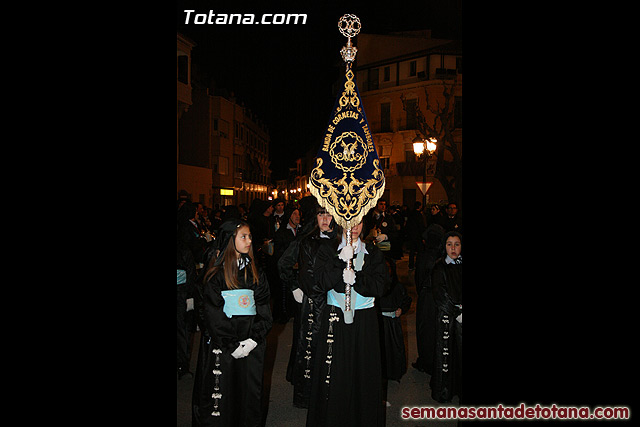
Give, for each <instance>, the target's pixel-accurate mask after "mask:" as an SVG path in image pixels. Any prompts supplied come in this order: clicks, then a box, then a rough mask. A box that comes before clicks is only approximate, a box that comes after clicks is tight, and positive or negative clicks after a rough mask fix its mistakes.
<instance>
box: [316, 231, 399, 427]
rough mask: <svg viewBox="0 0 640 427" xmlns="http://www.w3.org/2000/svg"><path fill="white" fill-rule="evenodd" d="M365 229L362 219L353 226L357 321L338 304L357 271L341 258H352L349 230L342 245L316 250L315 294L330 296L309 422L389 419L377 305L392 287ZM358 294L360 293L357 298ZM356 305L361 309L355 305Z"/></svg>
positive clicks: (379, 422) (371, 423) (370, 426)
mask: <svg viewBox="0 0 640 427" xmlns="http://www.w3.org/2000/svg"><path fill="white" fill-rule="evenodd" d="M361 230H362V225H361V224H358V225H357V226H355V227H352V239H353V242H354V244H353V245H352V246H353V247H354V250H353V252H352V254H351V255H353V258H352V259H353V260H354V261H353V262H354V266H355V268H354V269H355V283H354V284H353V286H352V312H353V323H349V324H346V323H345V318H344V314H343V311H342V308H341V307H339V306H336V305H334V304H335V303H336V302H337V303H338V304H340V303H341V304H344V291H345V281H344V280H345V279H346V280H347V281H351V280H353V271H351V270H349V273H347V272H345V268H346V262H345V261H343V259H344V258H347V259H348V258H350V256H349V253H348V252H349V251H348V250H347V249H348V248H347V247H345V245H346V235H345V233H346V231H345V232H344V233H343V235H342V243H340V245H337V243H338V240H336V241H335V243H334V244H327V245H321V246H320V247H319V249H318V254H317V259H316V263H315V265H314V269H313V275H314V278H315V285H314V290H313V292H312V293H313V294H324V295H326V298H327V303H326V305H325V307H324V309H323V311H322V314H321V324H320V340H319V342H318V348H317V350H316V360H315V363H314V370H313V373H312V386H311V398H310V400H309V410H308V412H307V424H306V425H307V427H316V426H337V425H340V426H349V427H357V426H363V427H364V426H366V427H375V426H383V425H384V424H385V418H384V408H383V406H382V405H383V401H382V365H381V361H380V336H379V332H378V330H379V329H378V312H377V308H376V307H375V306H374V305H373V304H374V302H375V298H380V297H381V296H382V295H383V294H384V292H385V288H388V287H389V282H390V279H389V272H388V271H387V266H386V264H385V262H384V255H383V254H382V252H381V251H380V250H379V249H378V248H376V247H375V246H373V245H366V246H365V244H364V243H363V242H362V241H360V239H359V234H360V232H361ZM362 260H364V263H363V264H362ZM360 264H361V265H360ZM359 265H360V266H359ZM331 291H335V293H334V292H331ZM355 293H357V294H358V295H357V296H356V297H355V298H354V294H355ZM354 304H355V305H354ZM358 305H361V306H362V308H359V309H356V308H357V307H358Z"/></svg>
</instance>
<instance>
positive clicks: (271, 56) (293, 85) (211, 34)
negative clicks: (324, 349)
mask: <svg viewBox="0 0 640 427" xmlns="http://www.w3.org/2000/svg"><path fill="white" fill-rule="evenodd" d="M253 3H255V2H253ZM351 4H353V2H351V3H349V2H326V1H325V2H321V3H320V2H317V5H314V4H312V3H311V2H302V1H297V2H282V1H274V2H260V3H257V4H248V5H247V4H246V2H240V1H231V0H223V1H215V2H212V1H190V0H184V1H182V0H181V1H178V5H177V11H176V20H177V31H178V32H180V33H182V34H184V35H186V36H187V37H189V38H191V39H192V40H193V41H195V42H196V44H197V45H196V47H195V48H194V49H193V51H192V62H193V63H194V64H195V65H194V66H199V67H200V68H201V69H202V72H203V74H205V75H206V76H207V77H208V78H209V79H213V81H214V82H215V86H216V88H217V89H226V90H227V91H229V92H230V91H233V92H234V93H235V96H236V98H237V100H238V101H239V102H242V101H243V102H244V103H245V106H247V107H248V108H250V109H251V110H252V111H253V113H254V114H256V115H257V116H258V117H260V118H261V119H262V120H263V121H264V122H265V123H266V125H267V128H268V129H269V133H270V136H271V147H270V148H271V169H272V171H273V173H272V178H273V179H283V178H285V177H286V174H287V171H288V168H289V167H293V166H294V163H293V162H294V160H295V159H296V158H298V157H302V156H304V154H305V152H306V151H308V150H309V149H313V151H315V150H317V148H318V147H319V144H320V141H321V139H322V136H323V133H324V130H325V128H326V126H327V122H328V120H329V116H330V113H331V109H332V107H333V103H334V101H335V98H334V95H333V93H332V85H333V84H334V83H335V82H336V81H340V80H341V78H342V72H343V67H344V62H343V61H342V58H341V57H340V49H341V48H342V46H343V45H345V44H346V42H347V39H346V38H345V37H344V36H342V35H341V34H340V32H339V31H338V20H339V19H340V17H341V16H342V15H344V14H347V13H351V14H355V15H356V16H358V17H359V18H360V21H361V24H362V30H361V33H376V34H384V33H386V32H390V31H402V30H418V29H431V30H432V37H434V38H451V39H460V40H461V39H462V12H461V0H437V1H424V2H420V4H419V5H418V6H409V5H404V6H398V7H397V8H395V9H393V10H388V9H389V7H388V6H387V7H385V8H378V7H375V6H374V3H372V2H363V3H362V5H354V6H350V5H351ZM383 9H384V10H383ZM184 10H195V12H194V13H203V14H207V15H208V14H209V11H210V10H212V11H213V13H214V14H216V15H217V14H222V13H227V14H231V13H241V14H249V13H252V14H254V15H255V16H256V18H255V20H256V21H259V20H260V18H261V16H262V14H266V13H271V14H280V13H284V14H287V13H306V14H307V21H306V24H304V25H302V24H297V25H294V24H289V25H275V24H272V25H260V24H254V25H239V24H236V23H234V24H226V25H222V24H194V23H193V14H192V17H191V20H190V22H189V24H185V19H186V13H185V12H184ZM355 46H356V47H357V46H358V39H357V38H356V39H355ZM356 62H357V59H356Z"/></svg>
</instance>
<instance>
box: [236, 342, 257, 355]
mask: <svg viewBox="0 0 640 427" xmlns="http://www.w3.org/2000/svg"><path fill="white" fill-rule="evenodd" d="M240 346H241V347H242V354H243V355H244V356H245V357H246V356H248V355H249V353H250V352H251V350H253V349H254V348H256V347H257V346H258V343H257V342H255V341H254V340H252V339H251V338H247V339H246V340H244V341H240Z"/></svg>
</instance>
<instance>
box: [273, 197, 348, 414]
mask: <svg viewBox="0 0 640 427" xmlns="http://www.w3.org/2000/svg"><path fill="white" fill-rule="evenodd" d="M313 201H314V202H315V198H313ZM303 218H310V219H305V222H306V223H305V225H304V227H303V229H302V231H301V232H300V237H299V238H298V239H296V240H295V241H294V242H292V243H291V244H290V245H289V247H288V248H287V250H286V251H285V253H284V254H283V255H282V257H281V258H280V260H279V261H278V270H279V271H280V278H281V280H282V281H283V282H284V283H286V286H287V288H288V289H290V291H291V292H292V293H293V295H294V297H295V298H296V302H297V303H298V306H299V309H298V311H297V313H299V314H298V315H297V316H295V317H294V324H293V343H292V346H291V354H290V356H289V365H288V366H287V381H289V382H290V383H291V384H293V406H295V407H297V408H308V407H309V396H310V394H311V375H312V371H313V364H314V361H315V354H316V348H317V347H318V340H319V339H320V338H319V331H320V320H321V318H320V315H321V314H322V310H323V309H324V306H325V304H326V301H327V298H326V295H325V294H324V293H317V292H314V291H313V289H314V286H316V285H315V279H314V276H313V268H314V265H315V262H316V258H317V254H318V249H319V247H320V245H322V244H327V243H328V242H329V241H330V240H331V239H335V238H336V237H337V238H338V239H340V238H341V234H340V233H341V231H342V229H341V228H340V226H338V225H337V224H336V223H335V221H334V220H333V217H332V216H331V214H329V213H328V212H327V211H326V209H325V208H323V207H320V206H318V204H317V203H315V206H313V207H312V208H311V209H309V212H308V213H306V214H305V216H304V217H303ZM338 230H339V231H338ZM310 295H312V297H311V296H310Z"/></svg>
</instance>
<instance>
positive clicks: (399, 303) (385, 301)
mask: <svg viewBox="0 0 640 427" xmlns="http://www.w3.org/2000/svg"><path fill="white" fill-rule="evenodd" d="M385 262H386V264H387V268H388V269H389V276H390V277H391V286H390V289H389V291H388V292H386V293H385V294H384V295H383V296H382V297H381V298H380V300H379V307H380V321H381V328H380V332H381V334H382V335H381V343H382V349H383V351H382V377H383V379H385V380H394V381H398V382H400V379H401V378H402V376H403V375H404V374H405V373H406V372H407V360H406V357H407V356H406V354H407V352H406V349H405V346H404V335H403V333H402V323H401V322H400V316H401V315H403V314H405V313H406V312H407V311H409V308H410V307H411V297H410V296H409V294H407V290H406V289H405V288H404V285H403V284H402V283H400V282H399V281H398V275H397V274H396V267H395V265H394V263H393V262H392V261H391V260H389V259H388V258H387V259H385ZM385 384H386V381H385ZM385 390H386V387H385ZM385 400H386V393H385Z"/></svg>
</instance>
